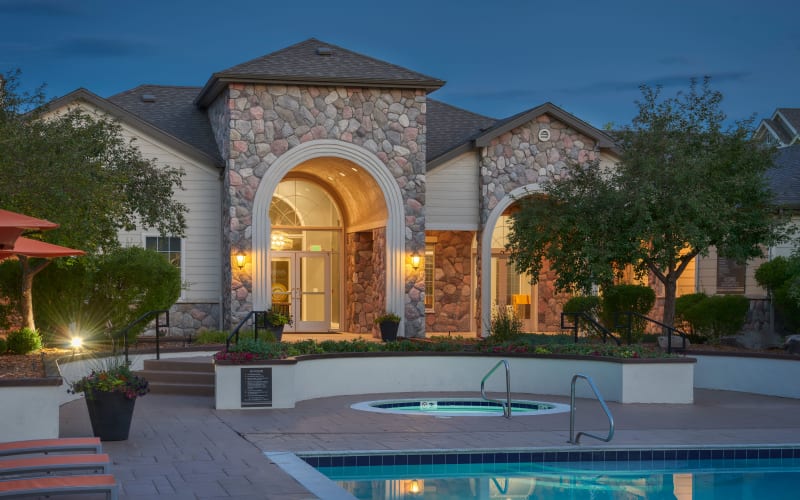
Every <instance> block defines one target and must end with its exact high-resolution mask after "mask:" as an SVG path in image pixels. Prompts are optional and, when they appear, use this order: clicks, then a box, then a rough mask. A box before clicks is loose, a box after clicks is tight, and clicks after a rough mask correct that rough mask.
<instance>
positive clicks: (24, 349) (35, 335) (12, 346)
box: [6, 328, 42, 354]
mask: <svg viewBox="0 0 800 500" xmlns="http://www.w3.org/2000/svg"><path fill="white" fill-rule="evenodd" d="M6 344H7V345H8V350H9V351H11V352H12V353H13V354H28V353H30V352H33V351H38V350H39V349H41V348H42V338H41V337H40V336H39V332H37V331H36V330H31V329H30V328H22V329H20V330H14V331H12V332H11V333H9V334H8V337H7V338H6Z"/></svg>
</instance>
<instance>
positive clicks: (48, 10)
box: [0, 0, 81, 17]
mask: <svg viewBox="0 0 800 500" xmlns="http://www.w3.org/2000/svg"><path fill="white" fill-rule="evenodd" d="M80 13H81V9H80V8H79V6H78V5H76V2H68V1H62V0H0V14H8V15H23V16H25V15H27V16H44V17H69V16H76V15H79V14H80Z"/></svg>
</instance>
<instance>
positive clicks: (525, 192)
mask: <svg viewBox="0 0 800 500" xmlns="http://www.w3.org/2000/svg"><path fill="white" fill-rule="evenodd" d="M541 192H542V190H541V187H540V186H539V184H528V185H526V186H521V187H518V188H516V189H515V190H513V191H511V192H510V193H508V195H506V196H505V197H504V198H503V199H502V200H500V201H498V202H497V205H495V207H494V208H493V209H492V210H491V211H490V212H489V215H488V216H487V217H486V222H485V223H484V224H483V233H482V234H481V319H480V322H481V324H480V325H478V330H479V331H480V332H481V336H482V337H488V336H489V325H490V324H491V321H492V298H491V293H492V280H491V272H492V233H493V232H494V226H496V225H497V221H498V220H499V219H500V216H501V215H503V212H505V210H506V209H507V208H508V207H510V206H511V205H513V204H514V202H516V201H517V200H520V199H522V198H525V197H526V196H529V195H531V194H535V193H541Z"/></svg>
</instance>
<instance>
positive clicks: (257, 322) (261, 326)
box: [225, 311, 291, 350]
mask: <svg viewBox="0 0 800 500" xmlns="http://www.w3.org/2000/svg"><path fill="white" fill-rule="evenodd" d="M251 317H254V318H255V319H254V320H253V338H254V339H256V340H258V331H259V330H266V329H267V328H268V327H269V321H267V312H266V311H250V312H249V313H247V316H245V317H244V318H242V320H241V321H240V322H239V324H238V325H236V328H234V329H233V331H232V332H231V334H230V335H228V338H227V339H225V350H228V348H230V346H231V340H232V339H233V338H234V337H236V342H237V343H238V342H239V330H241V328H242V327H243V326H244V324H245V323H246V322H247V320H248V319H250V318H251ZM290 324H291V322H290Z"/></svg>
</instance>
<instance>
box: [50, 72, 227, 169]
mask: <svg viewBox="0 0 800 500" xmlns="http://www.w3.org/2000/svg"><path fill="white" fill-rule="evenodd" d="M134 90H135V89H134ZM195 91H196V89H195ZM128 92H132V91H128ZM118 95H121V94H118ZM115 97H117V96H115ZM77 101H84V102H86V103H87V104H90V105H92V106H94V107H95V108H98V109H99V110H101V111H103V112H105V113H107V114H108V115H109V116H112V117H114V118H115V119H117V120H120V121H121V122H124V123H126V124H128V125H130V126H133V127H135V128H139V129H141V130H143V131H144V132H145V133H148V134H150V135H152V136H153V137H155V138H157V139H159V140H161V141H163V142H164V143H165V144H167V145H169V146H171V147H173V148H175V149H177V150H178V151H181V152H183V153H184V154H186V155H188V156H190V157H192V158H195V159H198V160H201V161H203V162H206V163H211V164H212V165H216V166H220V167H221V166H223V163H222V160H221V158H220V156H219V153H218V152H216V150H213V149H212V150H209V147H208V146H210V147H212V148H213V147H214V141H213V139H212V140H211V142H209V143H207V144H206V145H205V146H204V147H197V145H195V144H194V143H193V142H188V141H187V140H186V139H187V138H186V137H179V136H176V135H174V134H173V133H172V132H170V130H169V129H170V128H171V129H172V131H180V130H181V128H182V126H181V124H179V123H176V124H175V126H173V127H167V128H166V129H165V128H162V127H164V126H165V124H164V123H159V122H158V121H156V122H151V121H149V120H148V119H146V118H145V117H144V116H140V115H138V114H137V113H134V112H132V111H130V110H128V109H126V108H125V107H123V106H121V105H119V104H117V103H114V102H112V101H111V100H110V99H103V98H102V97H100V96H98V95H96V94H94V93H92V92H90V91H88V90H86V89H84V88H80V89H78V90H74V91H72V92H70V93H69V94H67V95H65V96H63V97H59V98H58V99H53V100H52V101H50V102H49V103H48V104H47V107H48V109H51V110H56V109H59V108H63V107H66V106H69V105H70V104H72V103H74V102H77ZM125 101H126V99H121V100H120V102H122V103H125ZM189 104H190V105H192V104H191V101H190V103H189ZM192 107H194V106H193V105H192ZM201 113H202V112H201ZM203 116H204V115H203ZM206 123H207V120H206ZM209 130H210V126H209Z"/></svg>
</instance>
